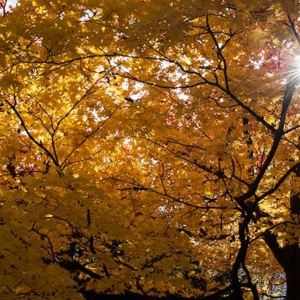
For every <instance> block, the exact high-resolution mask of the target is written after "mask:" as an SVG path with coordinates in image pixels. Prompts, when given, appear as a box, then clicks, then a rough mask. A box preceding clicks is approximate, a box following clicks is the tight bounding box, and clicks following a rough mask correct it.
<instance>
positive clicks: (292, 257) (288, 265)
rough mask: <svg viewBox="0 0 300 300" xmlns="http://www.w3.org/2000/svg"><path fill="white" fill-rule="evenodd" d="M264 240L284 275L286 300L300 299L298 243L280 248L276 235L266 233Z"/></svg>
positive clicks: (299, 254)
mask: <svg viewBox="0 0 300 300" xmlns="http://www.w3.org/2000/svg"><path fill="white" fill-rule="evenodd" d="M265 241H266V243H267V245H268V246H269V248H270V249H271V251H272V253H273V254H274V256H275V258H276V259H277V261H278V262H279V264H280V265H281V266H282V267H283V269H284V272H285V275H286V286H287V290H286V300H299V299H300V248H299V245H298V244H295V245H290V246H286V247H284V248H280V247H279V246H278V243H277V241H276V236H275V235H273V234H271V233H268V234H266V235H265Z"/></svg>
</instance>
